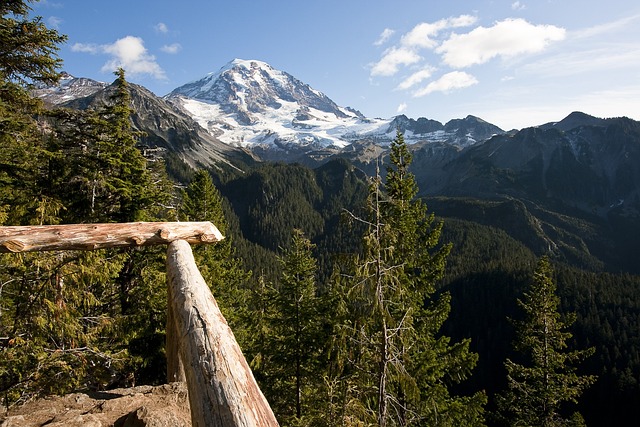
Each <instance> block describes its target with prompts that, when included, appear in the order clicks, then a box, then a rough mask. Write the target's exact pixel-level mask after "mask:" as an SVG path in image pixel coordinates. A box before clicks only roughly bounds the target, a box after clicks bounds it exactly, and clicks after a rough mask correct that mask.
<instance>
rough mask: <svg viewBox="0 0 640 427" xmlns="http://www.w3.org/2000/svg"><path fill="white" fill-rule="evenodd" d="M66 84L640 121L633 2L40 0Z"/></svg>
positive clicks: (524, 121) (524, 118) (444, 114)
mask: <svg viewBox="0 0 640 427" xmlns="http://www.w3.org/2000/svg"><path fill="white" fill-rule="evenodd" d="M33 8H34V11H33V15H38V16H42V17H43V19H44V21H45V22H46V23H47V24H48V25H49V26H50V27H53V28H56V29H57V30H58V31H60V32H61V33H62V34H66V35H67V36H68V37H69V39H68V42H67V43H66V44H65V45H63V46H62V47H61V50H60V57H61V58H62V59H63V60H64V70H66V71H67V72H69V73H71V74H72V75H74V76H77V77H89V78H92V79H95V80H100V81H109V82H110V81H112V80H113V75H112V74H111V72H112V71H113V70H114V69H115V68H116V67H118V66H122V67H123V68H125V70H126V72H127V77H128V80H130V81H132V82H135V83H138V84H141V85H143V86H145V87H147V88H148V89H150V90H151V91H153V92H154V93H156V94H157V95H160V96H162V95H165V94H167V93H168V92H170V91H171V90H172V89H174V88H176V87H178V86H181V85H183V84H185V83H188V82H190V81H193V80H197V79H199V78H200V77H202V76H204V75H205V74H207V73H209V72H213V71H217V70H218V69H219V68H221V67H222V66H224V65H225V64H226V63H227V62H229V61H231V60H232V59H234V58H241V59H258V60H261V61H265V62H267V63H269V64H271V65H272V66H273V67H274V68H277V69H280V70H282V71H286V72H288V73H290V74H292V75H293V76H294V77H296V78H298V79H300V80H301V81H303V82H305V83H308V84H309V85H311V86H312V87H313V88H314V89H317V90H319V91H321V92H323V93H325V94H326V95H327V96H328V97H329V98H331V99H333V100H334V101H335V102H337V103H338V104H339V105H342V106H350V107H353V108H356V109H358V110H360V111H361V112H362V113H363V114H365V115H366V116H368V117H382V118H389V117H392V116H395V115H397V114H400V113H403V114H406V115H407V116H409V117H413V118H418V117H427V118H430V119H435V120H438V121H441V122H443V123H444V122H447V121H448V120H450V119H454V118H462V117H465V116H467V115H469V114H472V115H475V116H478V117H481V118H483V119H485V120H487V121H489V122H491V123H493V124H495V125H498V126H500V127H501V128H503V129H505V130H508V129H512V128H523V127H527V126H535V125H538V124H542V123H546V122H549V121H556V120H560V119H562V118H563V117H565V116H566V115H568V114H569V113H570V112H572V111H576V110H579V111H583V112H585V113H587V114H592V115H594V116H598V117H616V116H628V117H631V118H634V119H636V120H640V4H639V3H638V2H637V1H636V0H607V1H593V0H520V1H513V0H507V1H501V0H493V1H489V0H477V1H476V0H447V1H445V0H439V1H431V0H396V1H388V0H386V1H378V0H366V1H365V0H322V1H316V0H303V1H301V0H296V1H291V0H277V1H276V0H272V1H261V0H253V1H249V0H229V1H215V0H214V1H204V0H197V1H196V0H183V1H181V2H178V1H175V0H172V1H166V0H149V1H147V0H128V1H121V0H109V1H104V0H43V1H41V2H39V3H35V4H34V5H33Z"/></svg>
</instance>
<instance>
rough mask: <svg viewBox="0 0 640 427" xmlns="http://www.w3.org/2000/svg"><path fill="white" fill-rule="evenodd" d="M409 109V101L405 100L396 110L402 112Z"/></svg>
mask: <svg viewBox="0 0 640 427" xmlns="http://www.w3.org/2000/svg"><path fill="white" fill-rule="evenodd" d="M405 111H407V103H406V102H403V103H402V104H400V105H398V108H397V110H396V113H398V114H400V113H403V112H405Z"/></svg>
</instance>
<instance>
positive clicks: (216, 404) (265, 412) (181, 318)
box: [167, 241, 278, 427]
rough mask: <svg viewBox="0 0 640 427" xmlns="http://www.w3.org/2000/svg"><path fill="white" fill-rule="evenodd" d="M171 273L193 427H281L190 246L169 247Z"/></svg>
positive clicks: (178, 243)
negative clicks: (203, 276) (199, 269)
mask: <svg viewBox="0 0 640 427" xmlns="http://www.w3.org/2000/svg"><path fill="white" fill-rule="evenodd" d="M167 273H168V286H169V302H170V306H171V308H170V310H171V309H172V310H173V318H174V320H175V328H176V329H175V332H177V338H178V339H179V346H178V347H179V353H180V358H181V359H182V361H183V363H184V366H185V374H186V379H187V386H188V389H189V404H190V406H191V420H192V423H193V425H194V426H201V427H205V426H206V427H218V426H220V427H223V426H224V427H228V426H256V427H258V426H265V427H271V426H278V422H277V421H276V419H275V416H274V415H273V412H272V411H271V408H270V407H269V404H268V403H267V400H266V399H265V398H264V395H263V394H262V392H261V391H260V389H259V388H258V385H257V383H256V381H255V379H254V377H253V373H252V372H251V369H249V365H248V364H247V361H246V360H245V358H244V356H243V355H242V352H241V350H240V347H239V346H238V343H237V342H236V339H235V337H234V336H233V332H231V329H230V328H229V326H228V325H227V322H226V320H225V319H224V317H223V316H222V313H220V310H219V309H218V305H217V303H216V301H215V299H214V298H213V295H212V294H211V291H210V290H209V288H208V286H207V284H206V283H205V281H204V279H203V278H202V275H201V274H200V272H199V271H198V268H197V267H196V264H195V261H194V259H193V253H192V252H191V247H190V246H189V244H188V243H187V242H185V241H175V242H172V243H171V244H170V245H169V248H168V251H167Z"/></svg>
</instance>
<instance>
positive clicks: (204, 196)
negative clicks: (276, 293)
mask: <svg viewBox="0 0 640 427" xmlns="http://www.w3.org/2000/svg"><path fill="white" fill-rule="evenodd" d="M178 218H179V219H180V220H182V221H210V222H211V223H212V224H213V225H215V226H216V227H217V228H218V230H220V232H221V233H222V235H223V236H225V238H224V239H223V240H222V241H220V242H217V243H215V244H213V245H199V246H197V247H195V248H194V257H195V259H196V262H197V263H198V268H199V270H200V272H201V273H202V276H203V277H204V279H205V281H206V282H207V284H208V285H209V287H210V288H211V291H212V293H213V295H214V296H215V297H216V299H217V300H218V304H219V305H220V310H221V311H222V313H223V314H224V316H225V318H226V319H227V321H228V322H229V323H230V324H231V326H232V327H233V329H234V334H235V335H236V337H237V339H238V341H239V342H243V341H244V340H245V338H246V336H245V331H244V329H243V328H242V324H241V323H240V320H239V319H240V318H241V317H242V316H243V310H246V309H247V308H246V306H245V305H246V301H244V298H245V296H246V295H245V293H246V281H247V280H248V279H249V277H250V276H251V273H250V272H247V271H246V270H244V268H243V267H242V263H241V261H240V259H238V258H236V257H235V248H234V247H233V239H232V237H231V236H230V235H229V229H228V222H227V219H226V217H225V210H224V199H223V198H222V195H221V194H220V192H219V191H218V189H217V188H216V187H215V185H214V183H213V180H212V178H211V175H210V174H209V172H207V171H206V170H203V169H200V170H198V171H196V173H195V174H194V177H193V179H192V180H191V182H190V183H189V185H188V186H187V188H186V189H185V190H184V191H183V192H182V201H181V204H180V208H179V212H178Z"/></svg>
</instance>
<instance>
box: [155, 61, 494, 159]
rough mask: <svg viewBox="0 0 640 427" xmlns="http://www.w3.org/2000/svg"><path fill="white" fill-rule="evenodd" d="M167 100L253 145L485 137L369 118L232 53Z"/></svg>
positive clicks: (219, 132)
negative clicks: (402, 133)
mask: <svg viewBox="0 0 640 427" xmlns="http://www.w3.org/2000/svg"><path fill="white" fill-rule="evenodd" d="M166 99H167V100H168V101H170V102H172V103H173V104H174V105H176V106H177V107H178V108H180V109H182V110H183V111H184V112H186V113H187V114H189V115H190V116H191V117H193V118H194V119H195V120H196V121H197V122H198V123H199V124H200V125H201V126H203V127H204V128H205V129H207V130H208V131H209V132H210V133H211V134H212V135H214V136H216V137H217V138H218V139H220V140H221V141H223V142H225V143H227V144H231V145H236V146H242V147H247V148H252V149H255V148H260V147H262V148H267V149H273V148H276V149H278V150H281V151H282V150H285V151H291V150H304V151H309V150H314V149H326V148H329V147H334V148H343V147H345V146H347V145H349V144H351V143H352V142H354V141H359V140H363V139H364V140H369V141H373V142H375V143H378V144H382V145H385V144H387V143H389V142H390V141H391V140H392V139H393V138H394V137H395V133H396V129H398V128H402V130H403V131H406V133H405V140H407V142H409V143H412V142H418V141H429V140H433V141H438V142H447V141H451V142H452V143H454V144H457V145H460V146H466V145H469V144H473V143H475V142H476V141H478V140H479V139H483V138H480V136H478V135H473V131H470V132H471V133H469V132H466V131H464V132H463V129H462V126H458V125H456V126H455V129H453V128H452V129H445V126H443V125H442V124H440V123H439V122H435V121H430V125H429V126H427V127H425V128H424V129H421V127H423V126H420V125H421V122H419V121H418V122H416V123H413V122H415V121H412V120H409V119H407V118H406V117H405V118H404V119H405V120H404V121H402V120H400V121H398V120H399V119H400V117H398V118H391V119H386V120H385V119H368V118H366V117H364V116H363V115H362V114H361V113H360V112H358V111H357V110H354V109H351V108H349V107H341V106H339V105H337V104H336V103H335V102H334V101H332V100H331V99H329V97H327V96H326V95H325V94H324V93H322V92H320V91H318V90H316V89H314V88H312V87H311V86H309V85H308V84H305V83H303V82H302V81H300V80H298V79H297V78H295V77H293V76H292V75H291V74H288V73H286V72H284V71H280V70H277V69H275V68H273V67H272V66H271V65H269V64H267V63H266V62H263V61H258V60H243V59H234V60H233V61H231V62H229V63H227V64H226V65H225V66H223V67H222V68H220V69H219V70H218V71H216V72H212V73H209V74H207V75H205V76H204V77H202V78H201V79H198V80H196V81H193V82H191V83H187V84H185V85H183V86H180V87H178V88H176V89H174V90H173V91H172V92H171V93H170V94H169V95H167V96H166ZM465 120H466V119H465ZM405 122H406V123H405ZM431 122H432V123H431ZM405 125H406V126H408V128H406V126H405ZM465 127H466V126H465ZM405 128H406V129H405ZM414 128H415V129H414ZM496 129H497V128H496ZM498 131H499V129H498ZM483 133H484V132H483ZM482 136H483V135H482ZM489 136H490V135H489Z"/></svg>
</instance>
